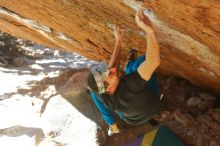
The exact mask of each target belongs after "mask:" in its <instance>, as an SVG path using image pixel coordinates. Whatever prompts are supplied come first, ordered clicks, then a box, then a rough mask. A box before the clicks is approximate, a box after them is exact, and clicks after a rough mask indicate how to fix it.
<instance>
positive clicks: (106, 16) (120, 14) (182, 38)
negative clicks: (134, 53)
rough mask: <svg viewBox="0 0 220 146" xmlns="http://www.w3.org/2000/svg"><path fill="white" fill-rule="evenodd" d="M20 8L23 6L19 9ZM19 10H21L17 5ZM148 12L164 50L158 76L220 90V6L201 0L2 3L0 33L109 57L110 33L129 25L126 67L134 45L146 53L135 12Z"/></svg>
mask: <svg viewBox="0 0 220 146" xmlns="http://www.w3.org/2000/svg"><path fill="white" fill-rule="evenodd" d="M21 4H22V5H21ZM18 6H19V7H18ZM141 7H142V8H144V13H145V14H146V15H147V16H148V17H149V18H150V19H151V21H152V23H153V26H154V28H155V31H156V35H157V39H158V42H159V45H160V48H161V65H160V68H159V71H160V73H164V74H174V75H177V76H180V77H183V78H185V79H187V80H189V81H191V82H192V83H194V84H196V85H199V86H201V87H204V88H208V89H211V90H213V91H215V92H217V93H219V92H220V77H219V76H220V67H219V64H220V48H219V47H218V46H219V45H220V40H219V38H220V33H219V30H220V2H219V1H197V0H154V1H150V0H149V1H136V0H123V1H122V0H115V1H109V0H102V1H98V2H97V1H96V0H87V1H81V0H74V1H71V0H59V1H50V0H49V1H44V0H39V1H30V0H20V1H17V0H7V1H0V28H1V30H3V31H5V32H8V33H10V34H13V35H15V36H19V37H23V38H26V39H28V40H32V41H34V42H37V43H40V44H42V45H45V46H47V47H52V48H56V49H59V50H67V51H73V52H77V53H80V54H82V55H84V56H86V57H88V58H90V59H94V60H96V61H100V60H103V59H107V60H108V59H109V58H110V56H111V53H112V51H113V48H114V36H113V34H112V29H113V28H114V27H115V26H116V25H118V24H120V25H123V26H124V27H125V32H126V34H125V36H126V40H125V44H126V45H125V47H124V49H123V51H122V60H123V63H125V60H126V56H127V53H128V50H129V49H130V48H131V47H133V48H137V50H138V52H139V53H140V54H141V53H144V52H145V47H146V44H145V38H144V35H143V34H144V33H143V32H142V31H141V30H140V29H139V28H138V27H137V26H136V24H135V21H134V17H135V11H136V10H138V9H140V8H141Z"/></svg>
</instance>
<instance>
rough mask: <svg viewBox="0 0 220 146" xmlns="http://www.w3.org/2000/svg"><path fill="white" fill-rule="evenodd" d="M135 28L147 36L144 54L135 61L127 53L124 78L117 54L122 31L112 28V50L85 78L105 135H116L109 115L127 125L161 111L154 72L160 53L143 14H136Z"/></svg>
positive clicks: (112, 120)
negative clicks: (106, 131)
mask: <svg viewBox="0 0 220 146" xmlns="http://www.w3.org/2000/svg"><path fill="white" fill-rule="evenodd" d="M135 21H136V23H137V25H138V26H139V27H140V28H141V29H143V30H144V31H145V32H146V34H147V37H146V39H147V49H146V54H145V55H143V56H140V57H138V58H136V51H134V50H132V51H130V55H129V59H128V62H127V64H126V67H125V75H124V74H123V72H124V71H122V69H121V67H120V52H121V47H122V42H123V38H124V35H123V30H122V29H121V28H120V27H116V29H115V30H114V35H115V38H116V42H115V49H114V51H113V54H112V57H111V59H110V61H109V63H108V65H107V64H106V63H105V62H101V63H99V65H97V66H96V67H94V68H92V69H91V71H90V73H89V75H88V77H87V88H88V89H89V90H90V95H91V97H92V99H93V101H94V102H95V104H96V106H97V108H98V110H99V111H100V112H101V114H102V117H103V119H104V121H105V122H106V123H107V124H108V125H109V131H108V134H109V135H112V134H114V133H119V132H120V130H119V128H118V126H117V124H116V121H115V117H114V115H113V113H114V112H115V114H116V115H118V116H119V117H120V119H122V120H123V121H125V122H126V123H128V124H131V125H139V124H143V123H146V122H148V121H149V120H150V119H152V118H153V117H154V116H155V115H156V114H157V113H159V111H160V110H161V102H160V96H159V89H158V87H157V81H156V75H155V73H154V72H155V70H156V68H157V67H158V66H159V64H160V49H159V46H158V43H157V40H156V37H155V34H154V31H153V28H152V25H151V22H150V20H149V19H148V18H147V17H146V16H145V15H144V13H143V10H140V11H138V12H137V13H136V16H135Z"/></svg>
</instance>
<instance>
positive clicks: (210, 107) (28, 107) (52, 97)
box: [0, 33, 220, 146]
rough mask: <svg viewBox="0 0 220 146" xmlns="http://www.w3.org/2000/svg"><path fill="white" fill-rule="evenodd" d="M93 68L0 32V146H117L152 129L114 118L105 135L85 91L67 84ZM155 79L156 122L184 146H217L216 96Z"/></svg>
mask: <svg viewBox="0 0 220 146" xmlns="http://www.w3.org/2000/svg"><path fill="white" fill-rule="evenodd" d="M95 64H96V62H93V61H91V60H89V59H87V58H84V57H82V56H80V55H78V54H73V53H70V52H62V51H58V50H54V49H49V48H46V47H43V46H40V45H37V44H34V43H32V42H29V41H26V40H23V39H20V38H14V37H12V36H10V35H8V34H5V33H1V34H0V80H1V88H0V109H1V110H0V117H1V122H0V143H1V145H2V144H3V145H4V146H14V145H15V144H16V145H22V146H23V145H27V146H32V145H33V146H38V145H39V146H44V145H45V146H59V145H69V146H72V145H82V146H84V145H85V146H86V145H105V146H110V145H115V146H120V145H123V144H124V143H126V142H128V141H130V140H132V139H134V138H135V137H137V136H139V135H141V134H143V133H145V132H147V131H150V130H151V129H152V128H155V127H153V126H151V125H150V124H144V125H141V126H130V125H126V124H125V123H123V122H122V121H120V120H119V119H118V123H119V126H120V128H121V133H119V134H115V135H113V136H111V137H108V136H107V126H106V125H105V124H104V122H103V120H102V119H101V117H100V113H99V112H98V111H97V109H96V107H95V106H94V104H93V102H92V101H91V99H90V97H89V94H88V92H87V91H86V90H83V89H81V88H79V87H78V86H76V85H74V84H72V83H73V82H74V81H73V80H72V78H71V77H72V76H73V74H75V70H76V69H82V68H91V67H92V66H94V65H95ZM158 79H159V84H160V87H161V91H162V93H163V103H164V109H163V111H162V112H161V113H160V114H159V115H158V116H157V117H156V118H155V120H156V121H158V123H159V124H164V125H166V126H168V127H169V129H170V130H171V131H173V132H174V133H175V134H176V135H177V137H178V138H179V139H180V140H181V141H182V142H183V143H184V144H185V145H190V146H220V104H219V98H218V95H215V94H213V93H211V92H209V91H207V90H206V89H201V88H198V87H196V86H194V85H192V84H191V83H189V82H188V81H186V80H185V79H182V78H179V77H174V76H170V75H169V76H168V75H162V74H160V73H158ZM63 87H65V90H63ZM73 89H74V90H73ZM76 90H77V91H80V92H76Z"/></svg>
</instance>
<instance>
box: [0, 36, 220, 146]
mask: <svg viewBox="0 0 220 146" xmlns="http://www.w3.org/2000/svg"><path fill="white" fill-rule="evenodd" d="M28 45H33V43H32V42H29V41H25V40H22V39H18V38H14V37H12V36H10V35H8V34H5V33H1V35H0V68H8V69H10V68H13V67H17V68H19V67H20V68H22V69H24V68H25V67H27V66H28V65H30V64H32V63H33V62H34V61H35V60H38V59H39V58H42V54H41V53H39V52H33V51H31V50H27V49H26V50H25V49H23V48H22V46H28ZM44 53H45V52H44ZM59 70H60V71H61V73H60V75H59V76H55V77H44V78H42V79H40V80H38V81H34V82H32V84H29V85H30V87H29V88H27V89H24V88H19V89H18V90H17V91H15V92H17V93H19V94H21V95H26V94H30V95H32V96H33V95H34V96H35V97H36V98H39V99H42V94H41V92H42V91H44V90H45V89H47V88H48V86H49V85H54V86H55V89H56V91H55V92H51V95H48V98H43V102H44V103H43V104H42V107H41V111H40V112H41V113H43V112H44V110H45V108H46V106H47V104H48V102H49V101H50V100H51V98H53V97H54V96H55V95H57V94H59V89H61V87H62V86H64V85H65V83H66V82H67V81H68V80H69V79H70V78H71V76H72V74H73V73H74V68H68V67H67V68H64V69H59ZM32 71H33V72H34V73H35V74H38V73H39V72H36V70H35V71H34V70H32ZM20 73H22V72H20ZM34 73H33V74H34ZM48 74H49V72H48ZM158 81H159V84H160V87H161V93H162V94H163V104H164V109H163V111H162V112H161V113H160V114H159V115H158V116H157V117H156V118H155V120H156V121H157V122H158V124H159V125H166V126H167V127H168V128H169V129H170V130H171V131H173V133H175V134H176V135H177V137H178V138H179V139H180V140H181V141H182V142H183V143H184V144H185V145H187V146H220V97H219V95H216V94H214V93H211V92H210V91H207V90H206V89H202V88H199V87H197V86H194V85H192V84H191V83H190V82H188V81H187V80H185V79H182V78H179V77H175V76H171V75H162V74H159V73H158ZM1 84H2V85H1V86H3V85H4V84H5V83H3V82H2V83H1ZM69 88H70V89H69V90H68V91H67V92H68V93H67V92H66V93H65V95H63V96H64V97H65V98H66V99H67V100H68V101H69V102H70V103H71V104H72V105H73V106H75V107H76V108H77V109H80V108H81V107H80V106H83V105H84V106H85V103H86V107H88V106H87V104H88V103H89V104H90V108H87V109H86V107H83V108H82V110H81V113H83V114H85V113H86V114H85V115H86V116H87V117H90V118H91V119H93V121H95V122H96V123H97V125H98V128H97V129H96V130H97V132H96V133H97V136H96V138H97V140H96V141H97V142H98V143H99V144H100V145H105V146H111V145H115V146H120V145H123V144H124V143H126V142H128V141H130V140H133V139H135V138H136V137H137V136H139V135H141V134H144V133H146V132H147V131H150V130H151V129H153V128H155V127H153V126H151V125H150V124H148V123H147V124H144V125H140V126H130V125H126V124H125V123H123V122H122V121H120V120H119V119H118V123H119V127H120V129H121V133H119V134H115V135H113V136H111V137H108V136H107V126H106V125H105V123H104V121H103V120H102V119H101V118H100V113H99V112H98V111H97V109H96V108H95V106H94V104H93V103H92V102H91V100H90V98H89V95H88V93H87V92H85V94H84V95H83V97H84V100H85V101H87V102H85V101H77V100H79V98H73V97H71V93H72V91H71V87H69ZM15 92H13V94H15ZM13 94H9V93H7V97H6V94H4V95H2V94H1V93H0V95H1V96H0V101H4V100H6V99H8V98H10V97H12V95H13ZM60 94H61V95H62V94H63V93H60ZM80 100H81V99H80ZM88 101H89V102H88ZM77 106H78V107H77ZM91 110H92V111H91ZM90 112H92V113H90ZM3 134H4V133H3ZM3 134H2V133H1V135H3ZM57 145H58V144H57ZM60 145H62V144H60Z"/></svg>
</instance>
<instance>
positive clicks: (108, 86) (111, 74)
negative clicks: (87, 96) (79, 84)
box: [87, 62, 122, 95]
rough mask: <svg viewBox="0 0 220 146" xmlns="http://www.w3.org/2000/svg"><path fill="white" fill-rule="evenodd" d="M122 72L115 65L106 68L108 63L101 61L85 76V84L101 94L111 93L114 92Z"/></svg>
mask: <svg viewBox="0 0 220 146" xmlns="http://www.w3.org/2000/svg"><path fill="white" fill-rule="evenodd" d="M121 75H122V73H121V72H120V71H119V70H118V69H117V68H115V67H112V68H108V65H107V64H106V63H104V62H101V63H100V64H99V65H98V66H96V67H94V68H93V69H92V70H91V72H90V74H89V75H88V77H87V86H88V88H89V89H90V90H92V91H94V92H96V93H98V94H103V93H107V94H109V95H112V94H114V93H115V91H116V89H117V87H118V85H119V82H120V79H121Z"/></svg>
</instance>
